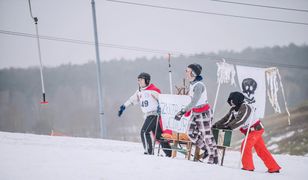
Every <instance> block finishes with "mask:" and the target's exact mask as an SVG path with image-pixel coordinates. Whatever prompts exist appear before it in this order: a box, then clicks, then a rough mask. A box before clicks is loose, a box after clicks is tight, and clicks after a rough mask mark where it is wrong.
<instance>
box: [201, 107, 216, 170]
mask: <svg viewBox="0 0 308 180" xmlns="http://www.w3.org/2000/svg"><path fill="white" fill-rule="evenodd" d="M200 115H201V119H200V121H201V128H200V131H201V132H203V133H202V134H203V139H204V149H206V150H207V151H208V154H209V159H208V163H209V164H213V163H215V164H217V163H218V153H217V147H216V142H215V140H214V137H213V134H212V130H211V127H210V126H211V125H210V121H211V115H210V112H209V111H205V112H203V113H201V114H200Z"/></svg>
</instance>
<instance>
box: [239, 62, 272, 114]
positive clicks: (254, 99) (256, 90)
mask: <svg viewBox="0 0 308 180" xmlns="http://www.w3.org/2000/svg"><path fill="white" fill-rule="evenodd" d="M236 70H237V77H238V83H239V87H240V88H241V91H242V93H243V94H244V95H245V101H246V102H247V103H248V104H251V105H252V106H253V107H255V108H256V110H255V117H256V118H263V117H264V113H265V102H266V84H265V70H266V69H265V68H256V67H248V66H238V65H237V66H236Z"/></svg>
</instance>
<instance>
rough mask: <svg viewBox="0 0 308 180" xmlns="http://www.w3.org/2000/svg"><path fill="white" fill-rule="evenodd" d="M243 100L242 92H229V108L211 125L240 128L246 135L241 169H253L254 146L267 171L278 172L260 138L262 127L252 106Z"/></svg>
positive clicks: (275, 163)
mask: <svg viewBox="0 0 308 180" xmlns="http://www.w3.org/2000/svg"><path fill="white" fill-rule="evenodd" d="M244 100H245V96H244V95H243V94H242V93H240V92H232V93H230V95H229V98H228V100H227V102H228V104H229V105H230V106H231V109H230V110H229V112H228V113H227V115H225V116H224V117H223V118H222V119H221V120H219V121H218V122H216V123H215V124H214V125H213V128H218V129H231V130H233V129H237V128H240V131H241V132H242V133H243V134H244V135H245V136H248V137H247V140H246V145H245V147H243V146H244V142H245V139H244V140H243V142H242V145H241V152H242V166H243V167H242V169H243V170H248V171H253V170H254V169H255V167H254V164H253V157H252V148H255V150H256V153H257V155H258V156H259V157H260V158H261V159H262V160H263V162H264V164H265V166H266V167H267V168H268V172H269V173H279V171H280V169H281V167H280V166H279V165H278V164H277V162H276V161H275V159H274V158H273V156H272V155H271V153H270V152H269V151H268V149H267V148H266V146H265V144H264V140H263V138H262V134H263V133H264V127H263V125H262V123H261V121H260V120H259V119H257V118H254V108H253V107H252V106H251V105H249V104H247V103H245V102H244ZM243 148H244V150H243Z"/></svg>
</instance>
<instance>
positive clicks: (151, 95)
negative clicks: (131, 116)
mask: <svg viewBox="0 0 308 180" xmlns="http://www.w3.org/2000/svg"><path fill="white" fill-rule="evenodd" d="M150 81H151V76H150V75H149V74H148V73H141V74H140V75H139V76H138V85H139V88H138V90H137V91H136V92H135V93H134V94H133V95H132V96H131V97H130V98H129V99H128V100H127V101H126V102H125V103H124V104H123V105H122V106H121V107H120V110H119V114H118V115H119V117H120V116H121V115H122V113H123V112H124V110H125V109H126V108H127V107H129V106H130V105H135V104H138V103H139V104H140V107H141V110H142V112H143V113H144V114H145V117H146V119H145V121H144V123H143V126H142V128H141V133H140V135H141V140H142V144H143V147H144V150H145V152H144V154H154V148H153V142H152V138H151V133H153V134H154V135H155V137H156V140H161V134H162V133H163V130H162V129H163V128H162V123H161V121H159V124H158V123H157V120H159V118H160V117H159V116H160V108H159V104H158V95H159V94H160V90H159V89H158V88H157V87H156V86H155V85H154V84H150ZM157 124H158V126H157V127H156V125H157ZM155 131H156V132H155ZM167 133H168V132H167ZM160 143H161V145H162V147H163V150H164V152H165V154H166V156H167V157H171V147H170V145H169V143H168V142H166V141H160Z"/></svg>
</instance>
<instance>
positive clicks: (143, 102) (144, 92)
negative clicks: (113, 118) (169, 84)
mask: <svg viewBox="0 0 308 180" xmlns="http://www.w3.org/2000/svg"><path fill="white" fill-rule="evenodd" d="M154 87H155V86H154V85H152V84H151V85H150V86H148V87H146V88H145V89H140V90H137V91H136V92H135V93H134V94H133V95H132V96H131V97H130V98H129V99H128V100H127V101H126V102H125V103H124V106H125V107H128V106H130V105H135V104H138V103H139V105H140V107H141V110H142V112H143V113H145V114H146V115H147V114H157V107H158V95H159V92H158V91H159V90H158V91H157V88H156V87H155V88H154Z"/></svg>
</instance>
